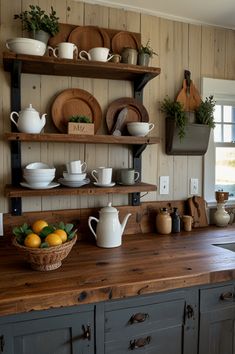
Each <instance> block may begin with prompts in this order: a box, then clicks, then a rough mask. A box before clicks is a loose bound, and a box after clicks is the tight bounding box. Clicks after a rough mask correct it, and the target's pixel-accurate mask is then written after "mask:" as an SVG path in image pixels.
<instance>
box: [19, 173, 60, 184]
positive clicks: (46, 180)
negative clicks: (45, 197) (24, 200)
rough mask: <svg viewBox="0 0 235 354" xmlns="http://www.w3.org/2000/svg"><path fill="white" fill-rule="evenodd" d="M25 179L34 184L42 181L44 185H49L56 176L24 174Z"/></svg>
mask: <svg viewBox="0 0 235 354" xmlns="http://www.w3.org/2000/svg"><path fill="white" fill-rule="evenodd" d="M23 177H24V179H25V180H26V181H27V182H28V183H29V184H31V185H32V183H41V184H42V185H45V186H47V185H48V184H49V183H51V182H52V181H53V179H54V178H55V176H28V175H23Z"/></svg>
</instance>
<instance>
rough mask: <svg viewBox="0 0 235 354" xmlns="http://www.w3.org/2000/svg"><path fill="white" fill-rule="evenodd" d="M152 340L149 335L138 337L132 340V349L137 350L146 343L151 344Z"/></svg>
mask: <svg viewBox="0 0 235 354" xmlns="http://www.w3.org/2000/svg"><path fill="white" fill-rule="evenodd" d="M150 341H151V337H150V336H148V337H146V338H138V339H134V340H131V341H130V347H129V349H130V350H135V349H138V348H141V347H144V346H145V345H147V344H149V343H150Z"/></svg>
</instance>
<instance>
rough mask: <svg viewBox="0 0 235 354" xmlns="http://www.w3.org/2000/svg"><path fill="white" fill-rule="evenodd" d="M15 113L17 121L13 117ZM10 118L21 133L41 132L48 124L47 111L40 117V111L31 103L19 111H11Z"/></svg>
mask: <svg viewBox="0 0 235 354" xmlns="http://www.w3.org/2000/svg"><path fill="white" fill-rule="evenodd" d="M14 115H15V116H16V117H17V118H18V121H17V122H16V121H15V119H14V118H13V117H14ZM10 118H11V121H12V122H13V123H14V124H15V125H16V126H17V129H18V130H19V131H20V132H21V133H31V134H37V133H40V132H41V130H42V128H43V127H44V126H45V124H46V113H44V114H43V115H42V117H41V118H40V115H39V113H38V112H37V111H36V109H34V108H33V107H32V105H31V104H30V105H29V107H27V108H25V109H24V110H22V111H20V112H19V113H17V112H11V114H10Z"/></svg>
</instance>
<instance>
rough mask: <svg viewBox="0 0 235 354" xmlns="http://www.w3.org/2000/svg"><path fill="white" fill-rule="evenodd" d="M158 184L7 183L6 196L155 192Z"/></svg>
mask: <svg viewBox="0 0 235 354" xmlns="http://www.w3.org/2000/svg"><path fill="white" fill-rule="evenodd" d="M156 190H157V186H156V185H154V184H148V183H143V182H139V183H136V184H134V185H133V186H121V185H115V186H114V187H107V188H106V187H95V186H93V184H87V185H85V186H82V187H80V188H70V187H63V186H60V187H56V188H53V189H27V188H23V187H14V186H12V185H6V187H5V196H6V197H8V198H20V197H32V196H42V197H43V196H58V195H92V196H93V195H104V194H129V193H135V192H154V191H156Z"/></svg>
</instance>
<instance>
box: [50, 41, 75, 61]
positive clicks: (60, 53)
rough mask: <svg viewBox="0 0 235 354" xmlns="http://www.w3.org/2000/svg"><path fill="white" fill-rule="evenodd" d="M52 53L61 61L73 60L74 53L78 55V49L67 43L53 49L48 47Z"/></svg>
mask: <svg viewBox="0 0 235 354" xmlns="http://www.w3.org/2000/svg"><path fill="white" fill-rule="evenodd" d="M48 49H51V50H52V52H53V55H54V57H56V58H63V59H73V55H74V53H75V54H76V56H77V54H78V48H77V46H76V45H75V44H73V43H69V42H62V43H59V44H58V45H57V46H56V47H55V48H52V47H48Z"/></svg>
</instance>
